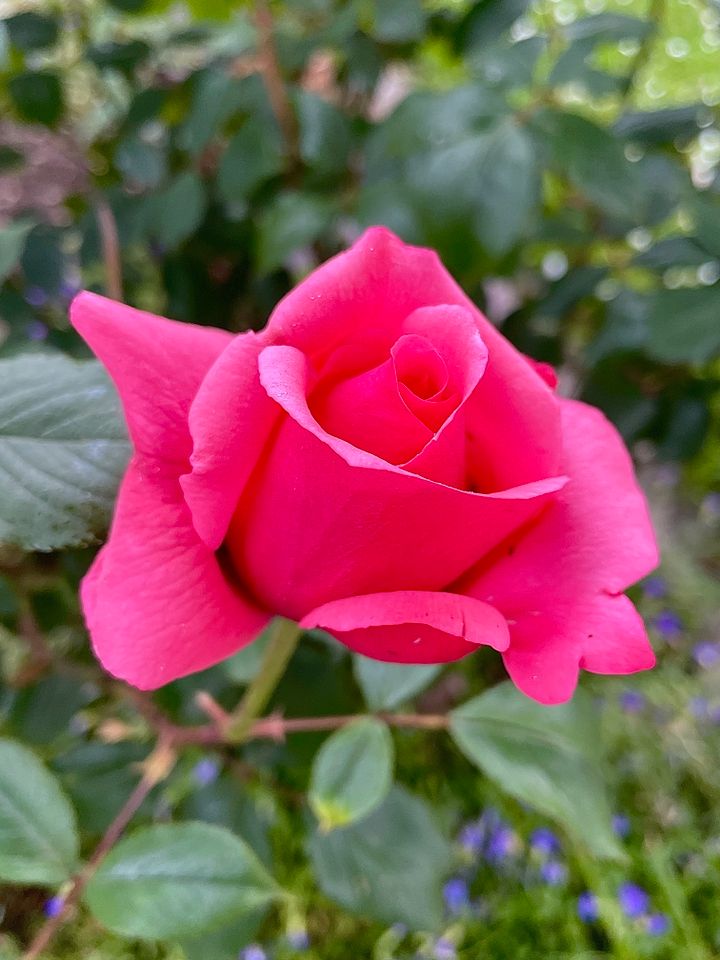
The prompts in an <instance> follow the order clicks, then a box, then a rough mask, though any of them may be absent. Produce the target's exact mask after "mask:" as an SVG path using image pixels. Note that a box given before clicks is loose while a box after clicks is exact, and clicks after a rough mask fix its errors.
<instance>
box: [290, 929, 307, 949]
mask: <svg viewBox="0 0 720 960" xmlns="http://www.w3.org/2000/svg"><path fill="white" fill-rule="evenodd" d="M287 942H288V944H289V945H290V946H291V947H292V949H293V950H307V949H308V947H309V946H310V937H309V936H308V932H307V930H302V929H299V930H289V931H288V934H287Z"/></svg>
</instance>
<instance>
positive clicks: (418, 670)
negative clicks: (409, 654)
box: [353, 654, 443, 710]
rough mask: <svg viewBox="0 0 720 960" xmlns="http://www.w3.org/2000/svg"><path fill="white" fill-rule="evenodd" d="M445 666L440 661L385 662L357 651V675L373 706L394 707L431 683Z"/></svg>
mask: <svg viewBox="0 0 720 960" xmlns="http://www.w3.org/2000/svg"><path fill="white" fill-rule="evenodd" d="M442 669H443V665H442V664H441V663H430V664H424V663H418V664H413V663H383V662H382V661H381V660H371V659H370V657H363V656H362V655H361V654H356V655H355V657H354V658H353V670H354V673H355V679H356V680H357V682H358V683H359V684H360V688H361V690H362V692H363V696H364V697H365V703H366V704H367V705H368V707H370V709H371V710H394V709H395V708H396V707H399V706H400V704H402V703H405V702H406V701H408V700H412V698H413V697H414V696H416V695H417V694H418V693H420V692H421V691H423V690H424V689H425V688H426V687H428V686H429V685H430V684H431V683H432V682H433V680H434V679H435V677H436V676H437V675H438V674H439V673H440V671H441V670H442Z"/></svg>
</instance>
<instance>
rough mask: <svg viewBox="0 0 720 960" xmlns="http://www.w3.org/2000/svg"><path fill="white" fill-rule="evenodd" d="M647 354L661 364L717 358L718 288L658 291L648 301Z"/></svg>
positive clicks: (719, 331)
mask: <svg viewBox="0 0 720 960" xmlns="http://www.w3.org/2000/svg"><path fill="white" fill-rule="evenodd" d="M647 327H648V337H647V347H646V349H647V352H648V353H649V354H650V356H652V357H655V358H656V359H657V360H662V361H663V362H665V363H705V362H706V361H708V360H712V359H713V358H714V357H717V356H720V285H718V284H715V285H714V286H712V287H700V288H698V289H697V290H662V291H660V292H659V293H657V294H655V296H653V297H651V298H650V302H649V312H648V318H647Z"/></svg>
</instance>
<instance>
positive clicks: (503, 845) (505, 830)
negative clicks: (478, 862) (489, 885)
mask: <svg viewBox="0 0 720 960" xmlns="http://www.w3.org/2000/svg"><path fill="white" fill-rule="evenodd" d="M516 849H517V836H516V834H515V832H514V830H511V829H510V827H508V826H506V825H505V824H503V823H501V824H499V825H498V826H497V827H496V828H495V829H494V830H493V831H492V833H491V834H490V837H489V838H488V843H487V848H486V850H485V859H486V860H487V862H488V863H492V864H498V863H502V861H503V860H506V859H507V858H508V857H510V856H512V854H513V853H514V852H515V850H516Z"/></svg>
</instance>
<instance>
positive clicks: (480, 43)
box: [458, 0, 530, 54]
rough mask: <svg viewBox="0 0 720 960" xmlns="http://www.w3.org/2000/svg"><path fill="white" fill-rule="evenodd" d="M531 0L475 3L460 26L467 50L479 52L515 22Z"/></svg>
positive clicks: (490, 0)
mask: <svg viewBox="0 0 720 960" xmlns="http://www.w3.org/2000/svg"><path fill="white" fill-rule="evenodd" d="M529 2H530V0H480V2H479V3H474V4H473V5H472V8H471V10H470V12H469V13H468V14H467V16H466V17H465V19H464V20H463V21H462V23H461V24H460V27H459V31H458V33H459V36H460V38H461V43H462V45H463V48H464V50H465V51H466V52H468V53H471V54H476V53H478V52H479V51H480V50H481V49H482V48H483V47H484V46H485V45H486V44H488V43H490V42H491V41H492V40H495V39H496V38H497V37H499V36H500V34H502V33H504V32H505V31H506V30H507V29H508V28H509V27H511V26H512V24H513V23H515V21H516V20H518V19H519V18H520V17H521V16H522V15H523V14H524V13H525V11H526V10H527V8H528V6H529Z"/></svg>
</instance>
